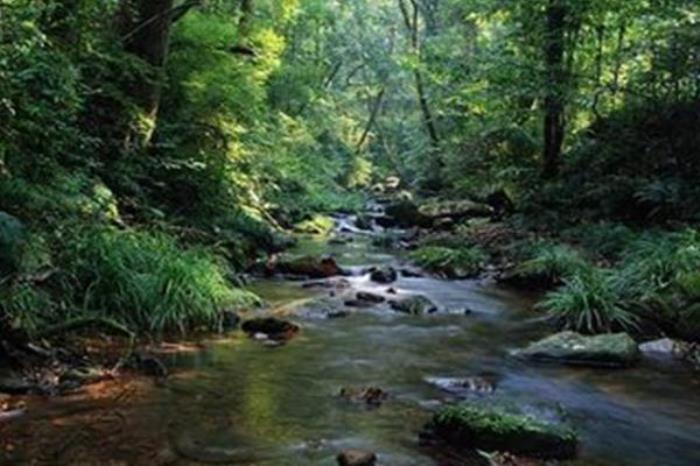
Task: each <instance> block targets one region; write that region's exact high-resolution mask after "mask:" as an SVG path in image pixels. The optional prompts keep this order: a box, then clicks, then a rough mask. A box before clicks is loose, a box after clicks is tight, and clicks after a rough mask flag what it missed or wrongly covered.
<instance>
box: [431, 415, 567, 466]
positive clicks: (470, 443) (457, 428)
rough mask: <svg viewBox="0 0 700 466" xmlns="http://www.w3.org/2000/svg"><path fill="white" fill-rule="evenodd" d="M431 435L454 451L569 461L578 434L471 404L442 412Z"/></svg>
mask: <svg viewBox="0 0 700 466" xmlns="http://www.w3.org/2000/svg"><path fill="white" fill-rule="evenodd" d="M428 432H429V434H430V435H432V436H435V437H436V438H437V439H439V440H441V441H444V442H446V443H448V444H449V445H451V446H453V447H455V448H461V449H464V450H475V449H478V450H483V451H508V452H511V453H515V454H516V455H524V456H529V457H533V458H542V459H562V460H563V459H570V458H573V457H575V456H576V452H577V447H578V441H577V438H576V434H575V433H574V432H573V431H572V430H570V429H568V428H566V427H562V426H558V425H554V424H548V423H544V422H542V421H539V420H537V419H534V418H532V417H530V416H524V415H518V414H510V413H506V412H505V411H502V410H500V409H498V408H493V407H477V406H474V405H472V404H460V405H451V406H446V407H443V408H441V409H440V410H439V411H438V412H437V413H436V414H435V415H434V416H433V420H432V422H431V423H430V424H429V425H428Z"/></svg>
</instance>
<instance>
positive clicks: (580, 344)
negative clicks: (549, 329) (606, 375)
mask: <svg viewBox="0 0 700 466" xmlns="http://www.w3.org/2000/svg"><path fill="white" fill-rule="evenodd" d="M513 355H514V356H516V357H519V358H523V359H528V360H533V361H545V362H561V363H564V364H573V365H583V366H594V367H598V366H600V367H628V366H632V365H634V364H635V363H636V362H637V361H638V360H639V357H640V353H639V348H638V346H637V343H636V342H635V341H634V339H632V337H630V336H629V335H627V334H626V333H615V334H612V333H611V334H603V335H593V336H586V335H581V334H579V333H576V332H560V333H557V334H555V335H552V336H550V337H547V338H544V339H542V340H540V341H537V342H535V343H532V344H530V345H529V346H528V347H526V348H524V349H521V350H517V351H514V352H513Z"/></svg>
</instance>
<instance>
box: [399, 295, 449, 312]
mask: <svg viewBox="0 0 700 466" xmlns="http://www.w3.org/2000/svg"><path fill="white" fill-rule="evenodd" d="M389 305H390V306H391V308H392V309H393V310H394V311H396V312H402V313H404V314H411V315H424V314H434V313H436V312H437V311H438V307H437V305H436V304H435V303H434V302H432V301H431V300H430V299H428V298H426V297H425V296H423V295H415V296H409V297H407V298H403V299H399V300H395V301H390V302H389Z"/></svg>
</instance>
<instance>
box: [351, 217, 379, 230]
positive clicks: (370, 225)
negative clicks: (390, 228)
mask: <svg viewBox="0 0 700 466" xmlns="http://www.w3.org/2000/svg"><path fill="white" fill-rule="evenodd" d="M355 226H356V227H357V229H358V230H364V231H371V230H374V220H373V219H372V216H371V215H367V214H362V215H358V216H357V219H356V220H355Z"/></svg>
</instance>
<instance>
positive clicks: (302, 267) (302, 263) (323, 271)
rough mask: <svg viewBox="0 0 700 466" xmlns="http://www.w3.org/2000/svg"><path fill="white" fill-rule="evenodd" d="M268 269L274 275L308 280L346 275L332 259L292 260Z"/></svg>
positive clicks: (306, 258) (277, 263) (271, 265)
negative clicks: (292, 276)
mask: <svg viewBox="0 0 700 466" xmlns="http://www.w3.org/2000/svg"><path fill="white" fill-rule="evenodd" d="M268 269H269V270H270V271H271V272H272V273H277V274H283V275H296V276H302V277H308V278H329V277H333V276H336V275H343V274H344V273H343V269H341V268H340V267H339V266H338V264H337V263H336V262H335V260H334V259H333V258H331V257H323V258H318V257H313V256H304V257H299V258H296V259H291V260H279V261H277V262H276V263H271V264H269V265H268Z"/></svg>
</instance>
